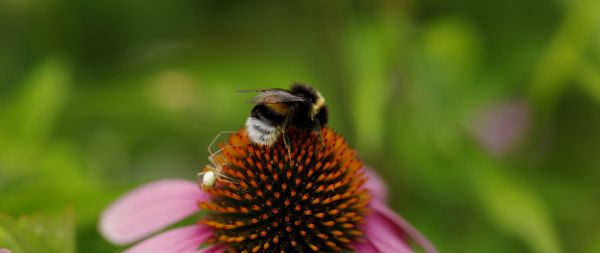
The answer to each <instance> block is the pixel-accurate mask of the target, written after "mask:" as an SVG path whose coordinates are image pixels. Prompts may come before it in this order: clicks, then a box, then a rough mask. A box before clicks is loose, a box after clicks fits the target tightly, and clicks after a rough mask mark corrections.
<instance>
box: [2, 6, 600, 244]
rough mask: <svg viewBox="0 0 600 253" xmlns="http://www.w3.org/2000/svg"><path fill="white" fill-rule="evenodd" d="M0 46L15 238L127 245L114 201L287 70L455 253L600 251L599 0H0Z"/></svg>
mask: <svg viewBox="0 0 600 253" xmlns="http://www.w3.org/2000/svg"><path fill="white" fill-rule="evenodd" d="M0 56H1V57H0V213H2V215H0V247H1V246H5V245H8V246H11V247H12V248H13V249H14V250H15V253H18V250H21V252H74V251H76V250H77V251H79V252H92V253H93V252H117V251H119V250H120V249H122V248H117V247H115V246H112V245H110V244H109V243H107V242H105V241H104V240H103V239H102V238H101V237H100V236H99V234H98V232H97V229H96V226H97V221H98V216H99V214H100V212H101V210H102V209H103V208H105V207H106V206H107V205H108V204H109V203H111V201H113V200H115V199H116V198H117V197H118V196H120V195H122V194H123V193H125V192H127V191H128V190H130V189H132V188H134V187H136V186H139V185H141V184H143V183H146V182H150V181H153V180H157V179H162V178H173V177H177V178H186V179H190V180H193V179H194V176H195V173H196V171H197V170H198V169H199V168H200V167H201V166H203V165H204V164H206V163H207V159H206V157H207V151H206V147H207V145H208V144H209V143H210V141H211V140H212V138H213V137H214V136H215V135H216V134H217V133H218V132H219V131H222V130H237V129H239V128H240V127H242V125H243V122H244V120H245V117H247V115H248V113H249V111H250V109H251V106H252V105H251V104H248V103H246V101H248V99H249V97H248V96H247V94H240V93H237V92H235V91H236V90H241V89H252V88H271V87H288V86H289V85H290V84H291V83H292V82H293V81H302V82H306V83H309V84H312V85H313V86H315V87H316V88H318V89H319V90H321V92H322V93H323V95H324V96H325V97H326V98H327V102H328V104H329V106H330V111H331V118H330V125H331V126H332V127H333V128H335V129H336V130H338V131H339V132H341V133H343V134H344V135H345V136H346V137H347V139H348V140H349V142H350V143H351V144H352V145H353V146H355V147H356V148H357V149H358V150H359V152H360V154H361V157H362V158H363V159H364V161H365V163H367V164H369V165H371V166H372V167H373V168H375V169H376V170H377V171H378V172H379V173H380V174H381V175H382V176H384V178H385V179H386V181H387V183H388V184H389V187H390V190H391V205H392V207H393V208H394V209H395V210H396V211H397V212H398V213H400V214H402V215H403V216H404V217H405V218H407V219H408V220H409V221H410V222H411V223H412V224H414V225H415V226H416V227H417V228H419V229H420V230H421V231H422V232H423V233H424V234H425V235H426V236H427V237H429V238H430V239H431V241H432V242H433V243H434V244H435V245H437V246H438V247H439V249H440V251H441V252H461V253H465V252H473V253H481V252H490V253H494V252H534V253H561V252H584V253H596V252H600V215H599V214H600V187H598V185H600V153H599V152H600V1H594V0H572V1H541V0H530V1H518V0H506V1H493V2H490V1H486V2H480V1H472V0H459V1H439V0H433V1H427V2H422V1H411V0H406V1H366V0H365V1H232V2H231V1H192V0H173V1H139V0H130V1H121V0H106V1H81V0H53V1H44V0H39V1H38V0H0ZM5 247H6V246H5Z"/></svg>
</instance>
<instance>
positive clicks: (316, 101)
mask: <svg viewBox="0 0 600 253" xmlns="http://www.w3.org/2000/svg"><path fill="white" fill-rule="evenodd" d="M252 91H253V92H258V95H256V97H254V99H252V101H251V102H252V103H255V104H256V105H255V106H254V107H253V108H252V111H251V112H250V116H249V117H248V119H247V120H246V130H247V132H248V136H249V138H250V140H251V141H252V142H253V143H256V144H260V145H266V146H271V145H273V144H274V143H275V142H276V141H277V140H278V139H279V137H280V136H282V137H283V141H284V144H285V146H286V148H287V149H288V153H290V142H289V139H288V138H287V135H286V131H287V129H288V128H289V127H294V128H296V129H300V130H306V131H312V132H314V133H316V134H317V135H318V136H319V139H321V128H322V127H324V126H325V125H326V124H327V114H328V110H327V106H326V105H325V98H323V96H322V95H321V93H320V92H319V91H317V90H315V89H313V88H312V87H310V86H308V85H305V84H301V83H294V84H292V86H291V88H290V89H289V90H286V89H278V88H275V89H263V90H252ZM321 142H322V139H321Z"/></svg>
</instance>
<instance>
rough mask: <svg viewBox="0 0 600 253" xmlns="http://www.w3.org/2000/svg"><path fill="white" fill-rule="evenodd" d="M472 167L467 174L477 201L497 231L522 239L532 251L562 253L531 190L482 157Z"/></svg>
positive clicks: (552, 228) (544, 208)
mask: <svg viewBox="0 0 600 253" xmlns="http://www.w3.org/2000/svg"><path fill="white" fill-rule="evenodd" d="M472 164H474V165H477V166H476V167H472V168H471V170H470V171H471V176H474V177H473V182H475V184H476V186H475V187H476V189H477V194H478V197H479V201H480V203H481V204H482V206H483V208H484V210H485V211H486V212H487V215H488V216H489V218H490V219H491V220H492V221H493V222H495V223H496V225H497V226H498V227H499V228H500V229H502V230H503V231H504V232H506V233H508V234H512V235H514V236H517V237H519V238H521V239H522V240H524V241H525V242H526V243H527V244H528V246H529V247H530V248H531V249H532V251H533V252H538V253H560V252H562V251H561V248H560V244H559V241H558V237H557V235H556V231H555V228H554V226H553V224H552V222H551V218H550V214H549V212H548V209H547V208H546V206H545V205H544V203H543V201H542V199H541V198H540V197H539V196H538V195H537V194H536V192H535V191H533V190H532V189H530V188H529V187H528V186H527V185H526V184H524V183H522V182H520V181H518V180H516V179H515V178H513V177H510V176H509V175H508V174H507V173H506V172H505V170H503V168H501V167H499V166H497V165H495V164H493V163H491V161H487V160H486V159H485V158H481V160H480V162H479V163H472Z"/></svg>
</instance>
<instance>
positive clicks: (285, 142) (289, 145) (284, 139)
mask: <svg viewBox="0 0 600 253" xmlns="http://www.w3.org/2000/svg"><path fill="white" fill-rule="evenodd" d="M282 136H283V144H284V145H285V148H286V149H287V152H288V157H289V158H290V160H292V148H291V144H290V139H288V136H287V134H286V133H285V130H282Z"/></svg>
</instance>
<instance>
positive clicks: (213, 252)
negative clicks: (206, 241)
mask: <svg viewBox="0 0 600 253" xmlns="http://www.w3.org/2000/svg"><path fill="white" fill-rule="evenodd" d="M222 252H225V246H223V245H212V246H210V247H206V248H203V249H199V250H196V251H194V253H222Z"/></svg>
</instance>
